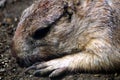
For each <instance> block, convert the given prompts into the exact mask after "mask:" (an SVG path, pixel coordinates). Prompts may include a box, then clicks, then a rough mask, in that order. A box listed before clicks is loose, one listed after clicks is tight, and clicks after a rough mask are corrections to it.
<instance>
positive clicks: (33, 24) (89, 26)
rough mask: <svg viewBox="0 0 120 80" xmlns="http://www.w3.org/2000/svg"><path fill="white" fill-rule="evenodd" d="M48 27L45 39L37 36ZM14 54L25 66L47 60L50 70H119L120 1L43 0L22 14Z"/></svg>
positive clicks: (14, 41) (15, 36) (16, 33)
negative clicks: (37, 32)
mask: <svg viewBox="0 0 120 80" xmlns="http://www.w3.org/2000/svg"><path fill="white" fill-rule="evenodd" d="M48 27H50V29H49V31H48V33H47V34H46V35H45V36H44V37H42V38H40V39H35V38H34V37H33V36H35V35H34V34H35V32H36V30H38V29H39V30H41V29H43V28H44V29H46V28H48ZM41 35H42V33H41V34H39V35H38V36H41ZM13 54H14V56H15V57H16V58H17V60H18V63H21V60H22V61H23V62H25V63H24V66H26V65H28V66H29V65H30V64H33V63H35V62H37V61H46V63H45V65H47V66H52V67H50V68H48V69H53V68H54V69H58V68H63V67H66V68H67V70H70V71H75V70H79V71H114V70H119V69H120V67H119V66H120V1H119V0H75V1H74V0H39V1H37V2H36V3H34V4H33V5H32V6H30V7H29V8H27V9H26V10H25V11H24V12H23V14H22V17H21V19H20V22H19V24H18V27H17V30H16V32H15V35H14V38H13ZM26 59H27V60H28V61H26ZM30 61H32V62H30ZM40 66H41V65H37V67H38V68H39V67H40Z"/></svg>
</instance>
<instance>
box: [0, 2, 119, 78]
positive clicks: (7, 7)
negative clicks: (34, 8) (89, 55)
mask: <svg viewBox="0 0 120 80" xmlns="http://www.w3.org/2000/svg"><path fill="white" fill-rule="evenodd" d="M0 1H2V0H0ZM4 1H5V2H4V3H2V6H1V5H0V80H53V79H50V78H48V77H34V76H32V75H31V74H24V75H22V72H23V71H24V70H25V68H20V67H19V66H18V65H17V64H16V61H15V59H14V58H13V57H12V55H11V41H12V37H13V35H14V31H15V29H16V26H17V23H18V22H19V18H20V15H21V13H22V11H23V10H24V9H25V8H27V7H28V6H29V5H31V4H32V3H33V1H34V0H4ZM0 4H1V3H0ZM54 80H120V74H119V73H112V74H105V73H104V74H90V73H75V74H70V75H66V76H64V77H61V78H55V79H54Z"/></svg>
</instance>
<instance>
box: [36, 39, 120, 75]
mask: <svg viewBox="0 0 120 80" xmlns="http://www.w3.org/2000/svg"><path fill="white" fill-rule="evenodd" d="M110 52H111V53H110ZM118 59H120V57H119V56H113V53H112V49H111V46H110V45H109V43H107V42H106V41H104V40H100V39H99V40H98V39H93V40H91V42H89V44H88V45H86V49H85V51H82V52H80V53H76V54H71V55H67V56H64V57H62V58H57V59H53V60H50V61H47V62H44V63H42V64H38V65H36V71H35V72H34V75H36V74H37V75H38V74H39V75H44V74H46V73H49V72H52V73H51V74H50V75H49V76H50V77H54V76H58V75H60V74H62V73H63V72H65V71H76V70H77V71H87V72H90V71H92V72H93V71H97V72H98V71H109V70H112V69H114V68H115V67H118V66H119V65H117V64H116V62H117V63H120V62H119V60H118ZM118 68H119V67H118ZM116 69H117V68H116Z"/></svg>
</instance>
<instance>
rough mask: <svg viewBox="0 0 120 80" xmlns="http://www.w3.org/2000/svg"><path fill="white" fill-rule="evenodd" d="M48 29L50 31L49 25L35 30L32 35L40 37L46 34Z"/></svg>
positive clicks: (35, 37) (36, 37)
mask: <svg viewBox="0 0 120 80" xmlns="http://www.w3.org/2000/svg"><path fill="white" fill-rule="evenodd" d="M49 31H50V27H46V28H40V29H38V30H36V31H35V33H34V34H33V36H32V37H33V38H34V39H42V38H44V37H45V36H46V35H47V34H48V32H49Z"/></svg>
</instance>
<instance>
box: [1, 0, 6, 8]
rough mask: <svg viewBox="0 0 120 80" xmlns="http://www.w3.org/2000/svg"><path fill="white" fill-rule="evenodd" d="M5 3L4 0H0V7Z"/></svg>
mask: <svg viewBox="0 0 120 80" xmlns="http://www.w3.org/2000/svg"><path fill="white" fill-rule="evenodd" d="M5 3H6V0H0V8H1V7H4V6H5Z"/></svg>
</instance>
